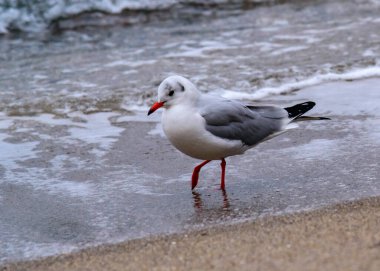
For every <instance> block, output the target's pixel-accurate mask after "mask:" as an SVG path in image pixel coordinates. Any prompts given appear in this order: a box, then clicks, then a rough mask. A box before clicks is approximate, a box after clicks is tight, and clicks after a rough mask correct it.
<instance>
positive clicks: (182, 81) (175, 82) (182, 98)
mask: <svg viewBox="0 0 380 271" xmlns="http://www.w3.org/2000/svg"><path fill="white" fill-rule="evenodd" d="M199 95H200V93H199V91H198V89H197V88H196V87H195V85H194V84H193V83H191V82H190V81H189V80H188V79H186V78H185V77H182V76H179V75H173V76H169V77H168V78H166V79H165V80H164V81H162V83H161V84H160V85H159V87H158V101H157V102H155V103H154V104H153V105H152V107H151V108H150V110H149V112H148V116H149V115H150V114H152V113H153V112H154V111H156V110H157V109H158V108H160V107H164V108H169V107H171V106H173V105H176V104H180V103H191V102H193V101H194V100H196V99H197V97H198V96H199Z"/></svg>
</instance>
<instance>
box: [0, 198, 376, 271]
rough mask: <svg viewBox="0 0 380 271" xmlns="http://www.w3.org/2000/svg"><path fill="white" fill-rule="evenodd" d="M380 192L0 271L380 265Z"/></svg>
mask: <svg viewBox="0 0 380 271" xmlns="http://www.w3.org/2000/svg"><path fill="white" fill-rule="evenodd" d="M379 227H380V198H370V199H366V200H361V201H355V202H348V203H344V204H339V205H335V206H332V207H328V208H324V209H320V210H316V211H312V212H304V213H299V214H292V215H287V216H279V217H269V218H264V219H259V220H257V221H255V222H248V223H241V224H237V225H230V226H220V227H214V228H210V229H207V230H201V231H195V232H191V233H183V234H175V235H169V236H163V237H154V238H146V239H141V240H135V241H130V242H125V243H121V244H117V245H110V246H100V247H96V248H91V249H88V250H83V251H81V252H78V253H74V254H71V255H65V256H56V257H49V258H46V259H43V260H37V261H32V262H25V263H18V264H10V265H8V266H4V267H3V268H2V269H1V270H8V271H10V270H342V271H343V270H344V271H349V270H374V271H375V270H379V267H380V256H379V255H380V231H379Z"/></svg>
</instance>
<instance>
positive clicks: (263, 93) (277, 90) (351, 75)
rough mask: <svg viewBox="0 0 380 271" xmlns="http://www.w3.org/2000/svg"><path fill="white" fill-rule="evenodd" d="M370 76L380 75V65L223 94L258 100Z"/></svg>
mask: <svg viewBox="0 0 380 271" xmlns="http://www.w3.org/2000/svg"><path fill="white" fill-rule="evenodd" d="M370 77H380V67H379V66H374V67H369V68H364V69H358V70H353V71H350V72H346V73H341V74H338V73H326V74H317V75H315V76H313V77H310V78H308V79H305V80H302V81H299V82H292V83H287V84H284V85H282V86H279V87H266V88H262V89H259V90H257V91H255V92H254V93H243V92H237V91H231V90H225V91H224V93H223V94H222V96H223V97H225V98H228V99H248V100H258V99H262V98H264V97H267V96H270V95H276V94H284V93H290V92H292V91H294V90H297V89H302V88H305V87H310V86H314V85H319V84H321V83H325V82H332V81H339V80H359V79H364V78H370Z"/></svg>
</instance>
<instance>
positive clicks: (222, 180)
mask: <svg viewBox="0 0 380 271" xmlns="http://www.w3.org/2000/svg"><path fill="white" fill-rule="evenodd" d="M220 166H221V167H222V178H221V180H220V189H222V190H223V191H225V185H224V178H225V177H226V160H224V158H223V159H222V163H220Z"/></svg>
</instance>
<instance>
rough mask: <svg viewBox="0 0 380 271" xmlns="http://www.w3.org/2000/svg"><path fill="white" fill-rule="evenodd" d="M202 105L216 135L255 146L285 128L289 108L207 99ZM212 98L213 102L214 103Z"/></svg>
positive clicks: (211, 130)
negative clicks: (246, 104)
mask: <svg viewBox="0 0 380 271" xmlns="http://www.w3.org/2000/svg"><path fill="white" fill-rule="evenodd" d="M207 100H208V101H207V103H206V102H204V103H203V104H204V105H203V106H201V111H200V112H201V115H202V116H203V118H204V119H205V120H206V129H207V131H209V132H210V133H212V134H213V135H215V136H218V137H221V138H226V139H232V140H241V141H242V142H243V143H244V144H245V145H248V146H252V145H255V144H257V143H259V142H261V141H263V140H264V139H265V138H267V137H268V136H270V135H272V134H274V133H277V132H280V131H282V130H283V128H284V124H285V122H284V119H287V118H288V114H287V112H286V110H284V109H282V108H279V107H275V106H245V105H243V104H241V103H239V102H237V101H232V100H224V99H217V100H215V99H213V100H210V99H207ZM210 101H211V102H210Z"/></svg>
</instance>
